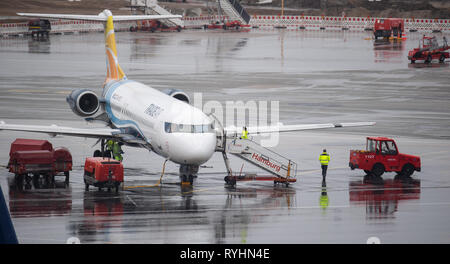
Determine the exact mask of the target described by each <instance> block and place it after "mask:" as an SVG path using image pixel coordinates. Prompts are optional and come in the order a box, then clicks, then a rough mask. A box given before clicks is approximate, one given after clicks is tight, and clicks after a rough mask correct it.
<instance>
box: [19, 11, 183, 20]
mask: <svg viewBox="0 0 450 264" xmlns="http://www.w3.org/2000/svg"><path fill="white" fill-rule="evenodd" d="M17 14H18V15H19V16H26V17H42V18H53V19H72V20H90V21H106V20H107V18H108V17H106V16H104V15H103V13H100V14H98V15H69V14H41V13H17ZM171 18H181V16H180V15H137V16H113V20H114V21H135V20H152V19H171Z"/></svg>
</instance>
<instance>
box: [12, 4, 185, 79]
mask: <svg viewBox="0 0 450 264" xmlns="http://www.w3.org/2000/svg"><path fill="white" fill-rule="evenodd" d="M17 14H18V15H20V16H27V17H41V18H55V19H70V20H90V21H102V22H104V26H105V49H106V80H105V83H107V82H109V81H111V80H122V79H125V78H126V76H125V73H124V72H123V70H122V68H121V67H120V66H119V62H118V59H117V49H116V36H115V33H114V23H113V20H115V21H137V20H152V19H171V18H181V16H180V15H138V16H127V15H125V16H113V15H112V13H111V11H109V10H107V9H106V10H104V11H103V12H101V13H100V14H98V15H66V14H40V13H17Z"/></svg>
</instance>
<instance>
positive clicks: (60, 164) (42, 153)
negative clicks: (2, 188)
mask: <svg viewBox="0 0 450 264" xmlns="http://www.w3.org/2000/svg"><path fill="white" fill-rule="evenodd" d="M8 169H9V172H11V173H14V174H15V181H16V185H17V186H18V187H19V188H21V187H23V183H24V181H25V183H26V187H27V188H29V187H31V185H30V183H31V180H33V184H34V186H35V188H39V187H40V184H39V180H40V178H41V176H42V178H43V179H44V180H45V182H46V185H52V186H54V184H55V176H57V175H59V174H63V175H64V176H65V183H66V185H68V184H69V171H71V170H72V155H71V154H70V152H69V150H68V149H66V148H56V149H53V146H52V144H51V143H50V142H48V141H47V140H36V139H22V138H18V139H16V140H15V141H14V142H13V143H12V144H11V149H10V152H9V162H8Z"/></svg>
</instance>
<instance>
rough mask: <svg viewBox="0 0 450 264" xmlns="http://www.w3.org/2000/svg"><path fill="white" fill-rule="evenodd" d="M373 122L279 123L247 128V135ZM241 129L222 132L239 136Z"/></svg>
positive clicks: (359, 124) (234, 128)
mask: <svg viewBox="0 0 450 264" xmlns="http://www.w3.org/2000/svg"><path fill="white" fill-rule="evenodd" d="M375 124H376V123H375V122H355V123H336V124H333V123H328V124H307V125H283V124H282V123H279V124H278V125H276V126H260V127H247V131H248V133H249V134H253V135H255V134H267V133H279V132H292V131H301V130H312V129H324V128H341V127H359V126H373V125H375ZM242 129H243V128H242V127H234V126H232V127H226V128H224V130H225V131H226V132H227V134H234V133H236V134H240V133H242Z"/></svg>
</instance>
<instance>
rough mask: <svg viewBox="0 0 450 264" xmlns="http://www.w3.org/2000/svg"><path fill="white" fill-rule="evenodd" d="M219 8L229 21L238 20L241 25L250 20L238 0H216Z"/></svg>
mask: <svg viewBox="0 0 450 264" xmlns="http://www.w3.org/2000/svg"><path fill="white" fill-rule="evenodd" d="M217 1H218V5H219V9H221V10H222V11H223V12H224V13H225V14H226V15H227V16H228V18H229V21H239V22H240V23H241V24H243V25H247V24H248V23H249V22H250V15H249V14H248V13H247V11H246V10H245V8H244V7H243V6H242V5H241V4H240V3H239V2H240V1H238V0H217Z"/></svg>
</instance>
